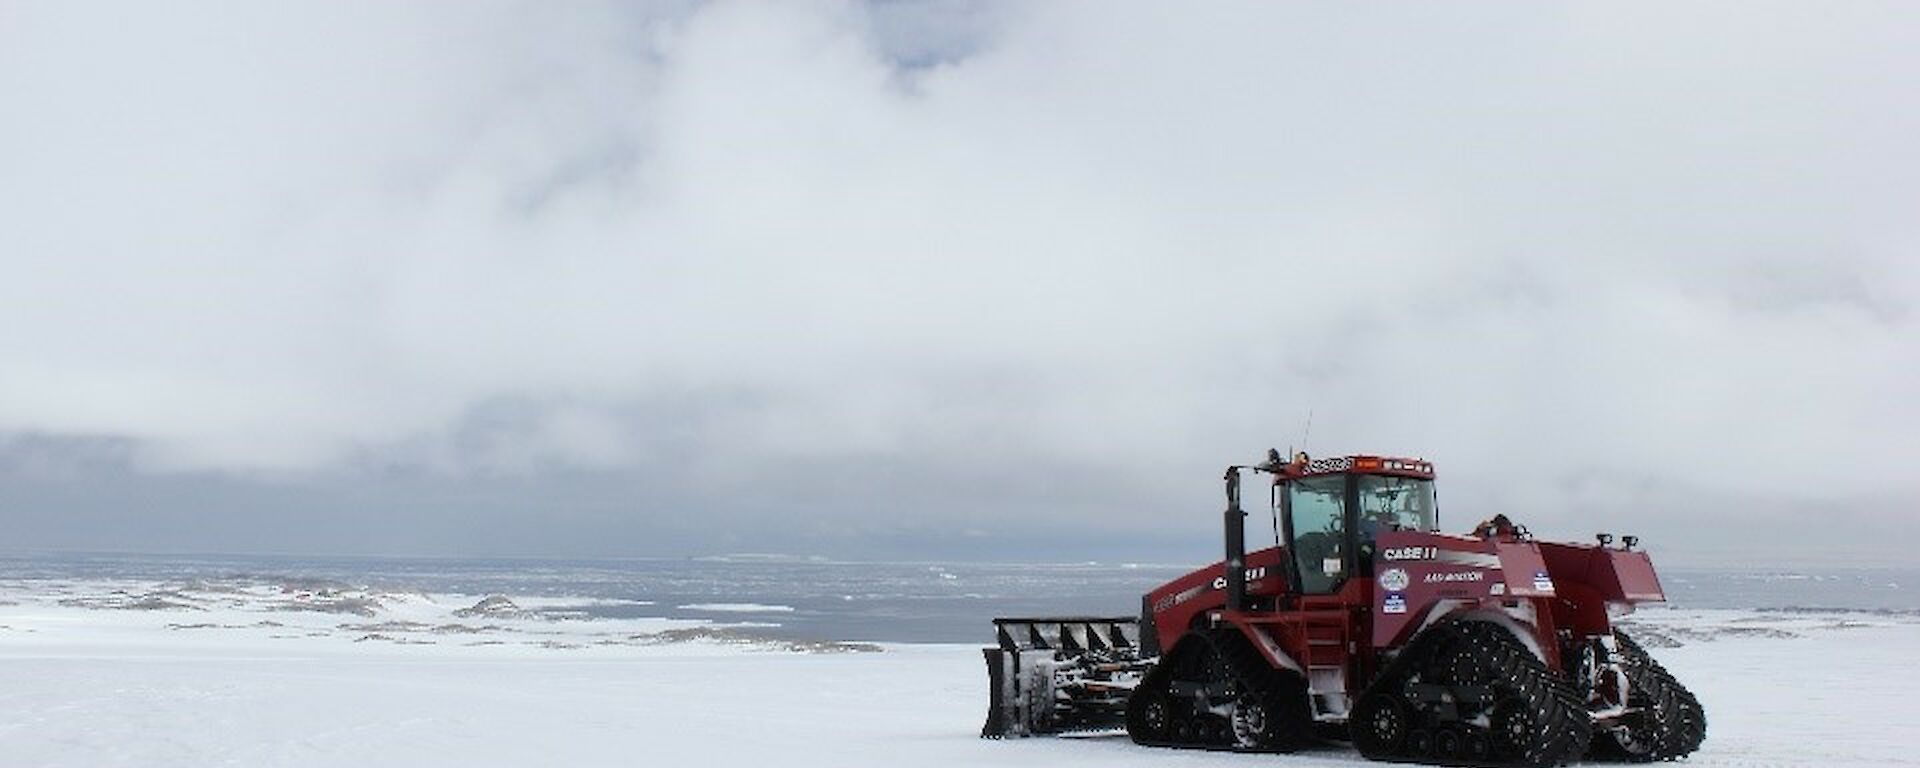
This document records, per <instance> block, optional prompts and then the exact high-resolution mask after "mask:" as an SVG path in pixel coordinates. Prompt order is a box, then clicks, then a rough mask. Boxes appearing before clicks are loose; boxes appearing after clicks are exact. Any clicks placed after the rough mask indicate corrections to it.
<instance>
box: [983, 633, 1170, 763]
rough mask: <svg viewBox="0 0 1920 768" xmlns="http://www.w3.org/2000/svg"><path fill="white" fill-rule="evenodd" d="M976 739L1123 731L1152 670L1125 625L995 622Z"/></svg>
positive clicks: (986, 650)
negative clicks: (1131, 699) (1130, 700)
mask: <svg viewBox="0 0 1920 768" xmlns="http://www.w3.org/2000/svg"><path fill="white" fill-rule="evenodd" d="M993 626H994V633H995V634H996V635H998V637H999V645H998V646H997V647H993V648H983V649H981V652H982V653H983V654H984V655H985V656H986V661H987V681H988V702H987V723H986V725H984V726H982V727H981V729H980V736H981V737H982V738H990V739H998V738H1005V737H1008V736H1038V735H1045V734H1054V733H1065V732H1069V731H1092V730H1107V729H1114V728H1124V727H1125V726H1126V713H1127V696H1128V695H1129V694H1131V693H1132V692H1133V687H1134V686H1135V685H1137V684H1138V683H1139V682H1140V677H1141V676H1142V675H1144V674H1146V671H1147V670H1148V669H1151V668H1152V666H1153V661H1152V659H1150V658H1144V657H1142V655H1141V650H1140V623H1139V621H1138V620H1137V619H1135V618H1133V617H1131V616H1126V617H1093V618H1088V617H1068V618H1020V619H994V620H993Z"/></svg>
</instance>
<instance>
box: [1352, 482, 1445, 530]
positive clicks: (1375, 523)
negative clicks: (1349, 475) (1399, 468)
mask: <svg viewBox="0 0 1920 768" xmlns="http://www.w3.org/2000/svg"><path fill="white" fill-rule="evenodd" d="M1359 517H1360V539H1361V540H1362V541H1372V540H1373V537H1374V534H1377V533H1379V532H1380V531H1391V530H1394V529H1396V528H1398V529H1402V530H1414V531H1432V530H1437V529H1438V528H1439V527H1440V525H1439V523H1440V521H1439V520H1438V518H1437V515H1436V514H1435V512H1434V506H1433V481H1432V480H1416V479H1414V478H1411V477H1388V476H1386V475H1361V476H1360V515H1359Z"/></svg>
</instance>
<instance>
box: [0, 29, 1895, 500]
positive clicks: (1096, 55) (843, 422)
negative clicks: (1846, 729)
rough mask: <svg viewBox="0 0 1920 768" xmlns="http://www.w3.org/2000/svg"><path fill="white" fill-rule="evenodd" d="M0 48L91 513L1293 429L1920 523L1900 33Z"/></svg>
mask: <svg viewBox="0 0 1920 768" xmlns="http://www.w3.org/2000/svg"><path fill="white" fill-rule="evenodd" d="M0 14H3V16H0V103H6V104H8V105H9V108H8V119H7V120H5V121H0V168H6V169H8V170H7V172H6V173H5V174H4V175H0V211H4V213H0V242H5V243H6V244H7V245H6V246H5V247H4V249H3V250H0V265H4V267H5V268H6V274H7V275H8V276H9V277H8V279H7V280H6V281H4V282H3V283H0V359H4V360H5V361H6V363H5V366H6V369H7V370H6V372H5V373H4V375H0V432H7V433H12V434H16V435H39V436H51V437H52V438H55V439H60V438H66V437H82V438H89V439H91V438H101V439H106V440H109V441H112V444H113V445H123V446H127V448H126V451H127V456H128V458H127V462H128V466H129V467H131V468H132V471H134V472H136V473H138V474H146V475H162V476H164V475H169V474H179V473H214V474H225V475H232V476H236V477H242V478H244V477H259V476H270V477H275V478H282V479H285V478H307V480H306V482H308V483H310V484H317V485H322V486H331V485H336V484H337V485H351V484H353V483H356V482H365V481H366V480H365V477H366V475H365V474H364V473H368V472H376V471H388V470H393V469H394V468H398V470H399V471H403V472H420V473H425V474H427V475H432V476H436V477H440V478H442V479H443V482H446V483H449V484H453V483H459V482H464V481H467V480H473V479H475V478H495V479H497V478H501V477H514V476H520V477H525V478H531V479H532V480H530V482H533V483H534V484H535V485H536V486H538V485H540V483H541V482H559V480H558V479H557V478H560V477H562V476H564V475H566V474H567V473H572V472H591V473H615V474H619V473H631V474H633V475H634V476H643V475H644V476H646V477H648V478H649V480H648V482H647V483H646V487H645V488H644V489H641V490H637V491H635V492H637V493H641V494H643V495H644V494H656V495H658V496H659V497H660V498H669V497H671V498H673V499H674V500H675V501H676V503H678V504H682V505H684V506H685V507H687V508H708V509H711V510H715V511H716V512H715V514H717V515H718V516H719V517H718V519H721V520H726V521H734V523H738V521H742V520H751V521H759V522H761V523H764V521H766V520H769V519H783V520H785V519H790V518H789V517H788V515H790V514H791V513H790V511H789V512H781V511H780V510H781V509H784V508H783V507H780V506H779V505H775V504H771V503H769V502H770V500H768V499H764V498H762V499H760V500H759V501H755V500H754V499H755V498H756V497H757V496H760V494H755V493H752V492H743V491H742V489H741V488H740V487H739V486H738V483H739V482H740V473H741V472H742V471H743V468H747V467H751V468H753V469H751V470H744V471H747V472H750V473H751V474H752V476H754V477H755V478H758V479H759V481H761V482H767V483H770V484H773V485H775V486H777V487H780V488H782V489H787V491H788V493H782V494H781V495H780V496H781V499H782V501H783V502H791V501H793V499H794V498H797V499H800V500H801V502H803V503H804V505H805V508H806V509H807V510H808V518H807V519H808V520H809V521H810V522H809V525H816V526H819V527H821V528H822V529H835V530H842V529H844V530H850V531H866V532H868V533H872V532H873V531H874V530H876V527H884V526H885V525H894V524H900V525H906V524H909V523H911V524H912V525H922V524H925V525H933V526H935V527H938V525H940V524H941V523H939V521H940V520H941V518H942V517H943V516H956V517H964V518H966V520H967V521H966V522H965V524H964V525H962V524H961V523H960V522H958V521H956V522H955V523H954V525H955V528H954V530H959V529H961V528H978V527H979V526H980V525H983V524H990V523H992V522H996V521H997V522H1003V523H1009V524H1011V523H1013V522H1016V521H1020V520H1031V519H1034V518H1035V517H1039V518H1042V519H1046V520H1049V521H1051V524H1058V525H1074V524H1080V523H1083V522H1095V521H1098V522H1099V523H1101V524H1102V525H1110V526H1114V527H1116V528H1117V529H1121V530H1141V529H1164V528H1170V527H1176V526H1184V524H1185V522H1189V521H1203V520H1207V519H1209V518H1207V517H1206V516H1204V515H1191V516H1186V517H1183V518H1182V519H1181V520H1182V521H1181V522H1174V521H1172V520H1170V519H1169V516H1168V513H1167V510H1168V509H1169V508H1184V507H1185V506H1187V505H1192V504H1196V503H1199V504H1211V503H1212V499H1213V496H1214V494H1215V493H1216V491H1215V490H1214V489H1212V487H1211V483H1212V478H1213V477H1214V476H1215V475H1217V466H1218V465H1220V464H1222V463H1224V462H1226V461H1230V460H1237V459H1242V458H1246V457H1250V456H1255V455H1257V454H1258V452H1259V451H1260V450H1263V449H1264V448H1265V447H1267V446H1268V445H1273V444H1279V445H1280V447H1282V448H1285V447H1287V444H1289V443H1293V442H1299V441H1301V440H1304V439H1305V437H1306V436H1305V435H1304V434H1303V426H1304V424H1305V422H1306V419H1307V415H1308V414H1309V413H1311V414H1312V419H1313V436H1312V439H1311V440H1310V441H1309V442H1307V444H1306V445H1307V447H1309V448H1310V449H1313V450H1316V451H1318V452H1323V453H1337V452H1346V451H1378V452H1388V453H1405V454H1423V455H1426V456H1429V457H1431V458H1434V459H1436V460H1438V461H1439V462H1440V467H1441V471H1442V473H1443V477H1445V478H1447V480H1446V481H1444V482H1447V483H1448V484H1447V488H1448V492H1447V495H1448V497H1449V498H1450V499H1457V500H1470V501H1471V502H1472V503H1471V507H1472V508H1475V509H1478V508H1482V507H1484V508H1487V509H1503V510H1504V509H1524V510H1528V511H1530V512H1532V514H1534V515H1535V516H1536V517H1538V516H1545V517H1547V518H1548V519H1549V520H1551V521H1553V522H1556V523H1558V524H1563V525H1566V526H1569V527H1573V526H1583V525H1587V522H1586V521H1585V520H1583V519H1581V518H1580V517H1577V516H1576V514H1575V512H1573V511H1572V510H1571V508H1573V507H1584V506H1585V505H1590V504H1591V503H1592V502H1595V501H1602V502H1603V501H1604V500H1606V499H1609V498H1630V497H1632V495H1631V494H1632V492H1633V489H1636V488H1645V487H1648V486H1649V484H1651V485H1653V486H1658V487H1659V488H1662V489H1665V490H1663V491H1661V492H1660V493H1658V494H1656V496H1657V499H1656V500H1654V501H1652V502H1650V503H1651V504H1652V505H1653V506H1654V507H1656V508H1658V509H1661V510H1663V511H1666V512H1670V513H1672V514H1682V513H1684V514H1685V515H1690V516H1694V517H1697V518H1699V519H1700V520H1702V521H1714V522H1724V521H1727V520H1731V519H1735V518H1737V512H1736V511H1735V510H1730V509H1701V508H1700V507H1701V506H1703V505H1700V504H1698V503H1696V502H1701V501H1705V500H1714V502H1715V503H1714V504H1708V505H1705V506H1718V502H1726V501H1728V500H1731V499H1740V498H1749V497H1751V496H1761V497H1765V498H1769V499H1789V500H1796V501H1804V502H1805V503H1806V504H1809V505H1813V504H1824V505H1838V506H1840V507H1842V508H1845V507H1847V505H1849V504H1859V505H1864V504H1866V503H1867V501H1866V500H1869V499H1884V498H1888V497H1897V496H1902V495H1906V494H1910V493H1912V492H1914V491H1920V487H1916V486H1915V485H1914V481H1913V479H1912V477H1913V475H1912V473H1910V472H1907V471H1905V463H1906V456H1905V455H1904V454H1905V451H1904V450H1903V449H1905V448H1908V447H1911V446H1912V445H1913V438H1912V437H1911V434H1910V433H1911V430H1912V427H1913V425H1915V424H1920V412H1917V411H1916V406H1915V405H1914V401H1913V398H1912V396H1911V392H1910V390H1911V385H1912V382H1913V381H1916V380H1920V370H1916V369H1917V368H1920V363H1917V362H1916V361H1920V348H1917V346H1920V343H1917V342H1916V339H1920V334H1916V332H1915V330H1916V329H1915V317H1914V302H1915V299H1916V297H1920V259H1916V258H1915V251H1916V246H1920V237H1916V232H1915V228H1914V226H1913V224H1912V221H1911V218H1912V217H1911V211H1912V209H1913V203H1914V202H1915V200H1916V192H1920V175H1917V174H1916V170H1920V169H1917V168H1916V160H1920V158H1917V157H1916V152H1920V150H1916V149H1915V148H1914V145H1913V143H1912V142H1911V141H1910V140H1909V137H1911V136H1912V135H1914V134H1915V133H1916V129H1920V125H1916V123H1920V106H1917V105H1916V104H1915V102H1914V101H1913V100H1912V99H1910V98H1908V97H1907V94H1909V93H1910V92H1911V90H1912V85H1913V82H1912V78H1911V76H1910V75H1909V74H1908V73H1911V72H1914V71H1920V67H1916V66H1915V65H1916V64H1920V62H1916V61H1915V57H1914V55H1913V54H1912V52H1911V51H1910V46H1907V45H1905V44H1904V40H1906V39H1908V37H1909V35H1908V34H1907V33H1910V32H1912V31H1913V29H1914V27H1915V21H1916V19H1915V18H1914V16H1915V13H1914V11H1913V10H1912V9H1910V8H1908V7H1906V6H1902V5H1888V6H1868V5H1861V6H1849V7H1847V8H1845V9H1837V10H1836V9H1820V10H1815V9H1810V8H1806V7H1802V6H1794V5H1760V6H1753V5H1746V4H1743V5H1741V6H1739V7H1738V8H1730V7H1721V6H1713V5H1695V6H1683V7H1679V8H1668V7H1662V8H1660V9H1658V10H1655V9H1653V8H1634V7H1626V8H1619V7H1606V8H1598V7H1558V6H1537V5H1509V6H1501V5H1493V6H1481V7H1476V8H1471V9H1439V8H1436V9H1396V11H1395V12H1394V13H1392V14H1383V13H1379V12H1377V11H1373V10H1368V9H1362V8H1347V7H1314V6H1270V5H1264V4H1253V5H1231V6H1212V7H1208V8H1204V9H1183V10H1182V11H1181V12H1180V13H1178V14H1174V13H1169V12H1167V11H1166V10H1165V9H1156V8H1151V7H1130V8H1126V9H1115V8H1112V7H1111V6H1107V5H1087V4H1072V3H1063V4H1049V5H1044V6H1030V5H1024V4H1021V5H1010V6H1008V5H996V4H983V3H930V4H916V3H877V4H874V5H872V6H862V5H851V4H841V3H823V4H771V3H714V4H663V5H659V6H654V7H649V8H645V9H634V8H631V7H628V6H625V5H619V4H608V5H579V6H569V7H568V8H567V9H565V10H564V11H563V12H555V11H554V9H551V8H545V7H539V6H529V5H523V4H515V3H490V4H478V5H469V4H463V5H462V6H461V7H460V8H459V9H457V10H456V9H452V8H449V7H436V6H432V5H418V6H404V7H403V6H392V5H390V4H367V5H340V4H314V5H295V6H275V7H273V8H262V7H256V6H249V5H244V4H240V5H233V6H218V7H216V6H213V5H209V6H206V7H205V8H204V9H203V12H196V13H182V12H180V11H179V10H178V9H168V10H161V9H150V8H114V9H101V10H96V9H90V8H85V7H74V6H71V5H70V4H45V5H42V4H31V3H29V4H14V5H11V6H9V7H8V8H7V9H6V10H4V11H0ZM662 468H670V469H671V471H668V472H665V473H664V474H659V473H660V470H662ZM875 472H882V473H884V475H883V476H880V477H875V476H874V475H873V474H872V473H875ZM356 478H358V479H356ZM1067 478H1071V479H1072V483H1073V484H1072V485H1066V484H1064V480H1065V479H1067ZM463 479H464V480H463ZM543 479H544V480H543ZM616 485H618V484H616ZM1088 486H1093V487H1094V488H1097V490H1095V489H1090V488H1089V487H1088ZM875 488H885V489H886V490H887V491H889V492H890V493H896V494H897V493H901V492H905V491H910V490H913V489H923V490H925V491H927V492H928V499H927V501H926V507H927V508H926V509H925V510H924V511H921V512H917V513H913V514H910V515H907V516H906V517H908V518H912V519H911V520H900V519H890V517H891V513H886V512H882V511H881V509H883V508H885V507H887V506H890V505H888V504H876V503H875V502H873V501H872V500H871V498H870V497H869V496H867V495H866V493H867V492H871V491H872V490H873V489H875ZM1456 489H1457V490H1456ZM394 493H395V494H396V496H395V497H394V498H393V499H390V500H388V503H389V504H392V505H394V506H405V505H404V504H403V503H401V502H400V501H399V500H401V499H405V498H411V497H410V496H407V495H406V493H407V492H403V491H395V492H394ZM789 493H790V494H791V497H789ZM1462 506H1467V505H1466V504H1463V505H1462ZM633 514H634V516H635V517H636V519H639V520H640V523H636V524H641V523H644V522H645V521H646V520H649V519H652V518H650V517H648V515H647V514H641V513H638V512H636V513H633ZM648 514H654V513H648ZM1903 514H1904V515H1906V516H1908V517H1910V516H1911V510H1910V509H1909V510H1906V511H1905V512H1904V513H1903ZM1787 515H1788V513H1786V512H1781V513H1779V516H1778V517H1776V518H1775V519H1782V520H1783V519H1785V518H1786V517H1787ZM1188 518H1190V520H1189V519H1188ZM734 523H729V524H734ZM1195 524H1196V525H1202V527H1204V523H1198V522H1196V523H1195ZM1698 524H1699V525H1708V524H1709V523H1707V522H1701V523H1698ZM743 525H744V524H743ZM748 527H749V528H753V526H748ZM1535 527H1536V528H1540V527H1541V526H1538V525H1536V526H1535ZM753 529H754V530H759V529H758V528H753ZM1676 530H1678V528H1677V527H1676ZM553 535H554V536H564V535H565V534H564V533H554V534H553ZM749 535H750V534H749ZM876 535H877V534H876Z"/></svg>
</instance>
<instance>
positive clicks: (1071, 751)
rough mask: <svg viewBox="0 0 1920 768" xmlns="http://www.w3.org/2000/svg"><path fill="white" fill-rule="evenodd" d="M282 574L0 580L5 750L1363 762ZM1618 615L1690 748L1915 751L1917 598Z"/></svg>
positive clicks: (226, 759) (931, 665)
mask: <svg viewBox="0 0 1920 768" xmlns="http://www.w3.org/2000/svg"><path fill="white" fill-rule="evenodd" d="M287 586H289V585H276V584H271V583H238V584H195V585H161V584H151V583H131V582H127V583H119V582H0V681H4V684H3V685H0V765H4V766H8V767H9V768H11V767H12V766H158V767H165V766H209V765H245V766H339V765H355V764H365V765H392V766H494V765H499V766H505V765H566V766H616V765H634V764H639V763H642V762H646V763H649V764H664V765H713V766H762V765H784V766H834V767H835V768H861V767H863V766H875V767H876V768H877V767H879V766H889V767H891V766H897V765H899V764H901V763H902V762H912V763H914V764H916V765H920V766H924V767H926V768H941V767H943V766H956V767H957V766H977V765H1016V766H1018V765H1048V766H1066V767H1067V768H1074V767H1075V766H1088V767H1091V766H1096V765H1098V766H1121V767H1125V766H1142V767H1143V768H1144V767H1145V766H1155V767H1156V768H1158V767H1164V766H1222V767H1224V766H1250V765H1276V764H1283V765H1299V766H1331V765H1356V764H1362V763H1364V761H1362V760H1361V759H1360V758H1359V757H1358V756H1356V755H1354V754H1353V753H1352V752H1351V751H1350V750H1348V749H1344V748H1339V747H1333V748H1327V749H1322V750H1315V751H1312V752H1309V753H1306V754H1303V755H1297V756H1293V757H1287V758H1273V757H1249V756H1243V755H1232V754H1213V753H1194V752H1176V751H1168V750H1156V749H1148V748H1144V747H1138V746H1135V745H1133V744H1131V743H1129V742H1127V741H1126V739H1125V738H1124V737H1118V738H1116V737H1096V738H1073V739H1045V738H1042V739H1026V740H1008V741H986V740H981V739H979V738H977V735H976V734H977V733H978V730H979V727H980V721H981V719H982V717H983V716H984V714H985V710H986V699H985V680H984V679H985V673H984V667H983V664H982V662H981V657H980V654H979V651H978V649H977V648H976V647H975V646H971V645H888V646H885V647H884V648H883V649H882V651H881V652H878V653H873V652H856V651H862V650H871V649H870V648H867V647H863V646H857V645H842V644H821V645H806V644H793V643H782V642H777V641H768V640H757V639H754V638H753V637H752V636H750V635H747V634H744V633H739V632H737V631H735V630H733V629H731V628H730V626H729V625H718V624H712V623H708V622H699V621H684V620H669V619H631V620H630V619H596V620H581V619H569V618H564V617H562V618H554V617H552V616H541V615H537V614H525V613H521V614H513V615H510V616H506V617H499V618H496V617H494V616H476V617H472V618H464V619H463V618H459V617H456V616H454V612H455V611H457V610H460V609H464V608H469V607H471V606H474V605H475V604H476V603H478V602H479V601H480V600H481V599H482V598H485V597H487V596H485V595H423V594H404V593H381V592H372V591H365V590H356V589H352V588H342V587H337V586H333V587H329V586H321V587H318V588H315V589H308V590H301V589H292V590H287V589H286V587H287ZM504 597H506V598H508V599H509V600H511V601H512V602H514V603H515V604H517V605H519V606H520V607H522V608H526V607H528V606H531V605H535V604H538V603H539V601H536V600H529V599H527V598H523V597H520V596H514V595H506V596H504ZM149 598H151V599H152V600H149ZM153 600H159V601H164V602H166V603H169V604H170V605H169V606H167V607H154V606H155V604H154V603H153ZM560 605H564V604H563V603H548V604H542V605H541V607H543V608H546V607H556V606H560ZM370 606H371V607H370ZM369 607H370V608H369ZM360 608H369V610H372V611H373V613H374V615H372V616H366V615H362V614H361V613H358V612H356V611H357V609H360ZM1633 621H1634V627H1635V629H1636V632H1637V634H1638V635H1639V636H1640V637H1642V638H1643V639H1644V640H1645V642H1646V643H1647V644H1648V645H1649V646H1651V647H1652V650H1653V652H1654V653H1655V654H1656V656H1658V657H1659V658H1660V659H1661V660H1662V661H1663V662H1664V663H1665V664H1666V665H1667V666H1668V667H1669V668H1670V669H1672V670H1673V671H1674V672H1675V673H1676V674H1677V675H1678V676H1679V677H1680V678H1681V679H1682V680H1684V681H1685V682H1687V683H1688V684H1689V685H1690V686H1691V687H1693V688H1694V690H1695V691H1696V692H1697V693H1698V694H1699V696H1700V698H1701V700H1702V701H1703V702H1704V703H1705V705H1706V707H1707V713H1708V719H1709V723H1710V725H1709V730H1708V738H1707V742H1706V746H1705V748H1704V749H1703V750H1702V751H1701V752H1700V753H1698V754H1696V755H1695V756H1694V757H1693V759H1692V760H1691V761H1690V764H1692V765H1702V766H1761V765H1814V764H1818V765H1844V766H1866V765H1874V766H1885V765H1920V759H1917V758H1915V757H1913V756H1911V755H1912V754H1913V753H1912V750H1911V747H1910V746H1909V745H1908V744H1907V743H1906V741H1907V738H1908V735H1909V734H1910V733H1911V732H1912V729H1911V727H1910V726H1911V722H1910V720H1911V713H1912V711H1913V710H1912V706H1911V705H1910V704H1909V701H1910V700H1911V699H1910V696H1911V693H1910V692H1911V691H1913V690H1916V687H1917V686H1920V671H1916V668H1915V666H1914V665H1912V664H1911V663H1910V655H1911V650H1912V649H1914V648H1920V617H1915V616H1912V615H1908V614H1902V613H1891V612H1889V613H1872V612H1854V613H1839V612H1818V611H1795V612H1764V611H1679V610H1647V611H1642V612H1641V614H1640V615H1637V616H1635V617H1633ZM982 627H983V628H982V632H981V634H982V635H983V636H986V635H987V634H988V632H989V630H988V629H987V626H986V622H985V617H983V619H982Z"/></svg>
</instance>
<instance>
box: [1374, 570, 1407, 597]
mask: <svg viewBox="0 0 1920 768" xmlns="http://www.w3.org/2000/svg"><path fill="white" fill-rule="evenodd" d="M1411 583H1413V579H1411V578H1409V577H1408V576H1407V572H1406V571H1404V570H1401V569H1399V568H1388V569H1386V570H1384V571H1381V572H1380V588H1381V589H1384V590H1386V591H1388V592H1405V591H1406V590H1407V585H1408V584H1411Z"/></svg>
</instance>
